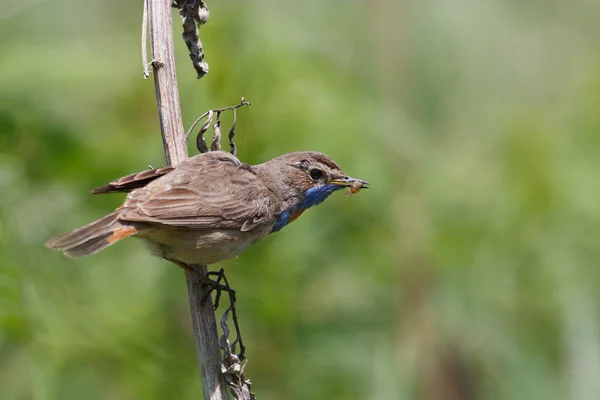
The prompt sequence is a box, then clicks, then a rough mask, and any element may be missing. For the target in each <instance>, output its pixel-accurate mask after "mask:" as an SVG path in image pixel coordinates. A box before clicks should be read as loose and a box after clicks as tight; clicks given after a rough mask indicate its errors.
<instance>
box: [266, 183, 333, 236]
mask: <svg viewBox="0 0 600 400" xmlns="http://www.w3.org/2000/svg"><path fill="white" fill-rule="evenodd" d="M340 189H343V187H342V186H340V185H334V184H333V183H329V184H327V185H323V186H316V187H312V188H310V189H308V190H307V191H306V192H304V197H303V198H302V202H301V203H300V204H298V205H297V206H296V207H294V208H291V209H289V210H285V211H283V212H282V213H280V214H279V215H278V216H277V218H276V219H275V225H274V226H273V229H272V230H271V233H273V232H277V231H280V230H281V229H283V227H284V226H286V225H287V224H289V223H290V222H291V221H290V219H291V220H292V221H293V220H294V219H295V218H294V219H292V214H294V213H295V212H296V213H297V212H302V211H304V210H306V209H307V208H310V207H313V206H316V205H319V204H321V203H322V202H323V201H325V199H326V198H327V197H329V195H330V194H331V193H333V192H335V191H336V190H340Z"/></svg>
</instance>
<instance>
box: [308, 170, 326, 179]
mask: <svg viewBox="0 0 600 400" xmlns="http://www.w3.org/2000/svg"><path fill="white" fill-rule="evenodd" d="M308 174H309V175H310V179H312V180H313V181H318V180H319V179H321V178H322V177H323V171H321V170H320V169H318V168H312V169H311V170H310V171H308Z"/></svg>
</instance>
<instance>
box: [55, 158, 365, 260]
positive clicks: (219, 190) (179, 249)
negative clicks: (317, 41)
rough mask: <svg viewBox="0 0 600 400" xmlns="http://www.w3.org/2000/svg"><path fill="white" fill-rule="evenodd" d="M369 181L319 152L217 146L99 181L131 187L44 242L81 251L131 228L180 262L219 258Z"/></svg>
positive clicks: (107, 189)
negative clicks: (263, 158)
mask: <svg viewBox="0 0 600 400" xmlns="http://www.w3.org/2000/svg"><path fill="white" fill-rule="evenodd" d="M367 185H368V183H367V182H365V181H362V180H360V179H354V178H351V177H349V176H347V175H346V174H344V172H343V171H342V170H341V169H340V167H339V166H338V165H337V164H336V163H335V162H334V161H333V160H332V159H331V158H329V157H327V156H326V155H324V154H321V153H316V152H308V151H307V152H296V153H289V154H285V155H283V156H281V157H277V158H274V159H272V160H270V161H268V162H266V163H264V164H259V165H252V166H251V165H248V164H244V163H242V162H240V161H239V160H238V159H237V158H236V157H235V156H234V155H231V154H229V153H226V152H223V151H212V152H208V153H203V154H198V155H196V156H194V157H191V158H190V159H188V160H186V161H184V162H183V163H181V164H179V165H177V166H175V167H165V168H159V169H150V170H147V171H144V172H141V173H137V174H132V175H128V176H125V177H123V178H121V179H118V180H116V181H113V182H111V183H109V184H108V185H106V186H103V187H101V188H98V189H95V190H94V191H93V192H92V193H112V192H129V194H128V195H127V199H126V200H125V203H124V204H123V205H122V206H121V207H119V208H118V209H117V210H116V211H114V212H113V213H111V214H109V215H107V216H105V217H104V218H101V219H99V220H97V221H95V222H92V223H91V224H89V225H86V226H84V227H82V228H79V229H76V230H74V231H73V232H69V233H64V234H62V235H59V236H56V237H54V238H52V239H50V240H49V241H48V242H47V243H46V246H48V247H49V248H51V249H54V250H59V251H62V252H64V253H65V254H66V255H68V256H70V257H83V256H87V255H88V254H94V253H96V252H98V251H100V250H102V249H104V248H106V247H108V246H110V245H112V244H114V243H116V242H118V241H119V240H121V239H124V238H126V237H129V236H133V237H138V238H141V239H143V240H144V241H145V242H146V243H147V244H148V245H149V248H150V250H151V251H152V253H153V254H155V255H157V256H159V257H163V258H165V259H167V260H170V261H173V262H175V263H176V264H178V265H180V266H182V267H184V268H185V266H183V265H181V264H182V263H183V264H205V265H206V264H213V263H216V262H219V261H222V260H225V259H228V258H232V257H235V256H237V255H238V254H240V253H241V252H242V251H244V250H246V249H247V248H248V247H249V246H251V245H252V244H254V243H256V242H257V241H259V240H260V239H262V238H264V237H265V236H267V235H268V234H270V233H273V232H277V231H279V230H281V229H282V228H283V227H284V226H286V225H287V224H289V223H290V222H292V221H294V220H295V219H296V218H298V217H299V216H300V215H301V214H302V213H303V212H304V211H305V210H306V209H308V208H310V207H313V206H316V205H318V204H320V203H321V202H323V201H324V200H325V199H326V198H327V197H328V196H329V195H330V194H331V193H333V192H335V191H336V190H339V189H342V188H350V189H351V190H352V193H355V192H357V191H358V190H359V189H360V188H367V187H368V186H367Z"/></svg>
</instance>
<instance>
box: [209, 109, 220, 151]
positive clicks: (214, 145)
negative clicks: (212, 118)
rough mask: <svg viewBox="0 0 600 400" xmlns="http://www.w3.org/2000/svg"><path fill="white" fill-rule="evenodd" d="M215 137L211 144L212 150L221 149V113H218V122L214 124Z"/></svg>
mask: <svg viewBox="0 0 600 400" xmlns="http://www.w3.org/2000/svg"><path fill="white" fill-rule="evenodd" d="M213 131H214V134H213V138H212V143H211V145H210V150H211V151H219V150H221V113H217V122H215V124H214V125H213Z"/></svg>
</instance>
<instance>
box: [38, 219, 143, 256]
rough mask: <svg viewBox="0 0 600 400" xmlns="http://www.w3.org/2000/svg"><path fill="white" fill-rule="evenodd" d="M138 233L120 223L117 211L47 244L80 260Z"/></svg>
mask: <svg viewBox="0 0 600 400" xmlns="http://www.w3.org/2000/svg"><path fill="white" fill-rule="evenodd" d="M136 232H137V229H136V228H135V227H133V226H131V225H125V224H123V223H121V222H120V221H119V212H118V211H116V212H114V213H112V214H109V215H107V216H106V217H104V218H101V219H99V220H97V221H94V222H92V223H91V224H88V225H86V226H83V227H81V228H79V229H75V230H74V231H73V232H67V233H63V234H62V235H58V236H56V237H53V238H52V239H50V240H48V242H46V246H47V247H48V248H50V249H53V250H59V251H62V252H64V253H65V254H66V255H67V256H69V257H73V258H79V257H84V256H87V255H89V254H94V253H97V252H99V251H100V250H102V249H104V248H106V247H108V246H110V245H111V244H113V243H116V242H117V241H119V240H121V239H124V238H126V237H128V236H131V235H133V234H135V233H136Z"/></svg>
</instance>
